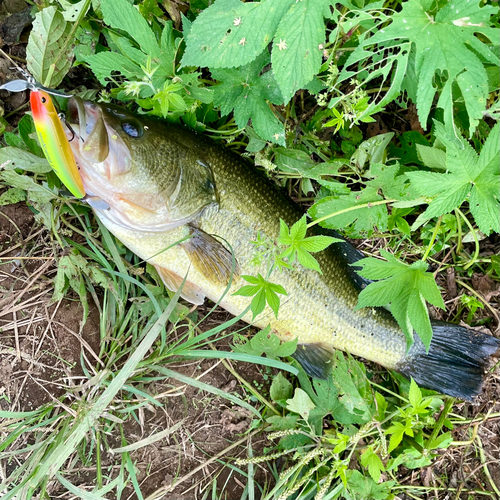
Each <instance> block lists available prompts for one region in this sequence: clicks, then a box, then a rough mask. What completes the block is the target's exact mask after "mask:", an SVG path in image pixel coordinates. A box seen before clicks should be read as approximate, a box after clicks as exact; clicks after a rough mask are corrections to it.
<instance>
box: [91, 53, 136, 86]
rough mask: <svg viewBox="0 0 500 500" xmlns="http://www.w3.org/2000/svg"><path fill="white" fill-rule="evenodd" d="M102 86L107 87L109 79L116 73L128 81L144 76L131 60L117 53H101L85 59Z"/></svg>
mask: <svg viewBox="0 0 500 500" xmlns="http://www.w3.org/2000/svg"><path fill="white" fill-rule="evenodd" d="M85 62H86V63H88V64H89V66H90V69H91V70H92V71H93V72H94V74H95V76H96V78H97V79H98V80H99V82H100V83H101V85H107V84H108V83H109V82H108V81H107V78H111V75H112V74H114V73H115V72H119V73H120V74H122V75H123V76H124V77H125V78H126V79H127V80H135V79H136V78H138V77H139V75H141V74H142V70H141V68H140V67H139V66H138V65H137V64H135V63H134V62H132V61H131V60H130V59H128V58H127V57H125V56H124V55H122V54H118V53H117V52H99V53H98V54H94V55H91V56H88V57H86V58H85Z"/></svg>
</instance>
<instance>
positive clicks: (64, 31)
mask: <svg viewBox="0 0 500 500" xmlns="http://www.w3.org/2000/svg"><path fill="white" fill-rule="evenodd" d="M70 32H71V24H70V23H67V22H66V21H65V20H64V17H63V15H62V14H61V13H60V12H59V11H58V10H57V9H56V8H55V7H54V6H50V7H46V8H45V9H43V10H42V11H40V12H38V13H37V14H36V16H35V20H34V21H33V28H32V30H31V33H30V36H29V39H28V46H27V47H26V61H27V63H28V71H29V72H30V73H31V75H32V76H33V77H34V78H35V79H36V80H37V81H39V82H42V83H43V84H44V85H45V86H46V87H57V86H58V85H59V84H60V83H61V82H62V79H63V78H64V77H65V76H66V73H67V72H68V71H69V68H70V67H71V62H72V60H73V47H72V44H71V43H68V44H67V45H66V48H65V51H64V52H62V49H63V46H64V44H65V43H66V41H67V39H68V37H69V35H70ZM56 58H57V64H56V65H55V66H54V67H53V68H51V65H53V64H54V62H55V60H56ZM49 74H51V76H50V79H48V78H49Z"/></svg>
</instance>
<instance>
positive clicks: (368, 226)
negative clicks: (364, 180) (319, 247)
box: [308, 187, 387, 234]
mask: <svg viewBox="0 0 500 500" xmlns="http://www.w3.org/2000/svg"><path fill="white" fill-rule="evenodd" d="M382 199H383V198H382V196H380V195H379V194H378V190H377V189H375V188H372V187H367V188H366V189H365V190H363V191H362V192H352V193H350V194H349V195H347V196H342V195H341V196H327V197H325V198H322V199H321V200H319V201H318V202H317V203H315V204H314V205H313V206H312V207H311V208H310V209H309V212H308V213H309V215H310V216H311V217H312V218H313V219H319V218H322V217H325V216H327V215H329V214H334V213H336V212H339V211H342V210H346V209H352V210H347V211H346V212H344V213H342V214H338V215H335V216H332V217H330V218H327V219H326V220H324V221H322V222H320V225H321V226H323V227H327V228H330V229H340V228H345V227H346V226H349V225H351V224H353V223H354V229H355V231H357V232H358V233H362V232H366V233H368V234H371V233H372V232H373V230H374V227H375V226H376V227H378V229H379V230H380V231H385V230H386V229H387V207H386V206H385V205H375V206H368V207H363V208H359V209H356V208H355V207H356V206H358V205H365V204H367V203H372V202H375V201H380V200H382Z"/></svg>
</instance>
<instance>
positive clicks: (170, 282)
mask: <svg viewBox="0 0 500 500" xmlns="http://www.w3.org/2000/svg"><path fill="white" fill-rule="evenodd" d="M155 268H156V270H157V271H158V274H159V275H160V277H161V279H162V280H163V283H165V286H166V287H167V288H168V289H169V290H172V292H177V290H179V288H180V286H181V285H182V282H183V281H184V279H183V278H181V277H180V276H179V275H178V274H175V273H173V272H172V271H169V270H168V269H165V268H164V267H160V266H157V265H156V264H155ZM181 297H182V298H183V299H185V300H187V301H188V302H191V304H195V305H197V306H199V305H201V304H203V302H204V300H205V295H204V294H203V292H202V291H201V290H200V288H199V287H197V286H196V285H195V284H194V283H191V282H190V281H187V280H186V282H185V283H184V286H183V287H182V292H181Z"/></svg>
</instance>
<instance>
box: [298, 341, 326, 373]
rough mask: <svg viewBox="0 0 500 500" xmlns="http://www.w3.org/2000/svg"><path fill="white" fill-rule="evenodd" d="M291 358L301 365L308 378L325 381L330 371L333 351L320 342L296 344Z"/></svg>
mask: <svg viewBox="0 0 500 500" xmlns="http://www.w3.org/2000/svg"><path fill="white" fill-rule="evenodd" d="M292 358H294V359H296V360H297V361H298V362H299V363H300V364H301V366H302V368H304V371H305V372H306V373H307V374H308V375H309V376H310V377H314V378H320V379H323V380H326V379H327V378H328V377H329V375H330V372H331V371H332V361H333V349H332V347H331V346H329V345H328V344H325V343H322V342H316V343H314V344H298V345H297V350H296V351H295V352H294V353H293V354H292Z"/></svg>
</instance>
